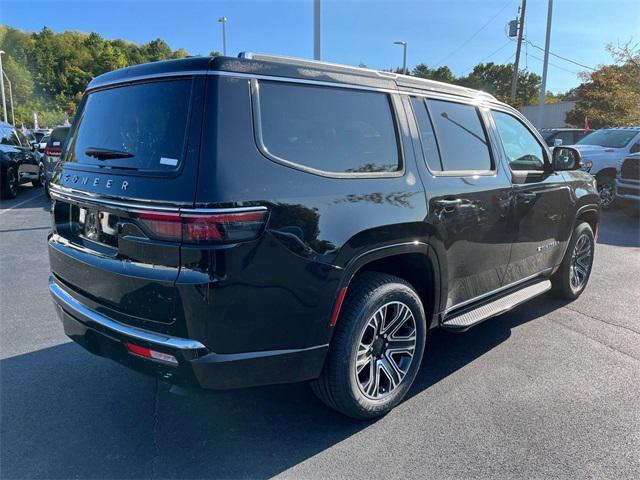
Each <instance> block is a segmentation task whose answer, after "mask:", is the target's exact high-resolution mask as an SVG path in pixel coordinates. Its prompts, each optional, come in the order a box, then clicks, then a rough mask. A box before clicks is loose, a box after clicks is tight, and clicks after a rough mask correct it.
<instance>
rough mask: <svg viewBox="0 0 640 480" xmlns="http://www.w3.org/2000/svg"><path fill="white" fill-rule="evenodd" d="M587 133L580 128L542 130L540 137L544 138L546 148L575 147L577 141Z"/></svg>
mask: <svg viewBox="0 0 640 480" xmlns="http://www.w3.org/2000/svg"><path fill="white" fill-rule="evenodd" d="M588 133H589V131H588V130H587V131H585V130H584V129H582V128H542V129H540V135H542V138H544V141H545V142H546V143H547V146H549V147H554V146H556V144H559V145H575V144H576V143H578V140H580V139H581V138H583V137H585V136H586V135H587V134H588Z"/></svg>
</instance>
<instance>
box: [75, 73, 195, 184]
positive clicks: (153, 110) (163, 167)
mask: <svg viewBox="0 0 640 480" xmlns="http://www.w3.org/2000/svg"><path fill="white" fill-rule="evenodd" d="M192 84H193V81H192V79H178V80H166V81H153V82H147V83H137V84H131V85H126V86H120V87H113V88H108V89H105V90H98V91H95V92H91V93H89V94H88V95H87V96H86V98H85V100H84V104H83V107H82V111H81V112H80V116H79V121H78V122H77V126H75V127H74V128H75V130H74V131H73V132H71V134H70V135H71V136H70V140H69V146H68V148H67V155H66V157H65V161H67V162H75V163H78V164H82V165H91V166H100V167H108V168H112V169H124V170H136V171H140V172H172V171H175V170H177V169H178V168H180V165H181V163H182V159H183V156H184V147H185V140H186V132H187V126H188V125H187V124H188V118H189V111H190V104H191V91H192Z"/></svg>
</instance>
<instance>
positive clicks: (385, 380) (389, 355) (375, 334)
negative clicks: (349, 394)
mask: <svg viewBox="0 0 640 480" xmlns="http://www.w3.org/2000/svg"><path fill="white" fill-rule="evenodd" d="M416 342H417V331H416V321H415V318H414V316H413V313H412V312H411V309H410V308H409V307H408V306H407V305H405V304H404V303H402V302H389V303H386V304H385V305H383V306H382V307H380V308H379V309H378V310H376V312H375V313H374V314H373V315H372V316H371V318H370V319H369V321H368V322H367V324H366V326H365V328H364V330H363V332H362V335H361V336H360V340H359V342H358V351H357V353H356V361H355V375H356V380H357V383H358V387H359V388H360V391H361V392H362V393H363V394H364V395H365V396H366V397H368V398H370V399H373V400H379V399H381V398H384V397H386V396H388V395H389V394H390V393H391V392H393V391H394V390H395V389H396V388H397V387H398V385H400V383H401V382H402V380H403V379H404V377H405V376H406V374H407V372H408V370H409V367H410V366H411V362H412V360H413V355H414V352H415V349H416Z"/></svg>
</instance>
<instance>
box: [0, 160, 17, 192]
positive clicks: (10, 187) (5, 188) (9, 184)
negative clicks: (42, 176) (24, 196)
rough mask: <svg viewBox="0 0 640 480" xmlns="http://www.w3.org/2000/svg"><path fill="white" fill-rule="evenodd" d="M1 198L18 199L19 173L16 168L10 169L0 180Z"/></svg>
mask: <svg viewBox="0 0 640 480" xmlns="http://www.w3.org/2000/svg"><path fill="white" fill-rule="evenodd" d="M0 188H1V191H0V196H1V197H2V198H16V195H18V172H17V170H16V169H15V168H14V167H9V168H7V170H6V171H5V174H4V175H2V178H0Z"/></svg>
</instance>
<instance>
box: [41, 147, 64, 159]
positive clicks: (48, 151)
mask: <svg viewBox="0 0 640 480" xmlns="http://www.w3.org/2000/svg"><path fill="white" fill-rule="evenodd" d="M61 153H62V148H54V147H45V148H44V154H45V155H49V156H52V157H58V156H60V154H61Z"/></svg>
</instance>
